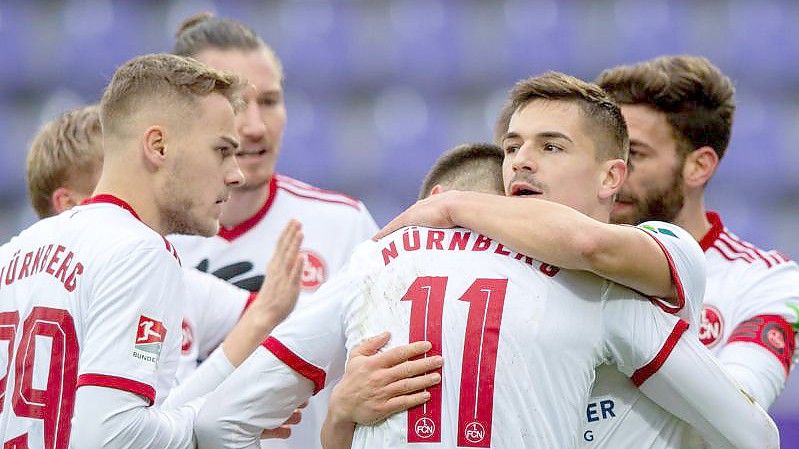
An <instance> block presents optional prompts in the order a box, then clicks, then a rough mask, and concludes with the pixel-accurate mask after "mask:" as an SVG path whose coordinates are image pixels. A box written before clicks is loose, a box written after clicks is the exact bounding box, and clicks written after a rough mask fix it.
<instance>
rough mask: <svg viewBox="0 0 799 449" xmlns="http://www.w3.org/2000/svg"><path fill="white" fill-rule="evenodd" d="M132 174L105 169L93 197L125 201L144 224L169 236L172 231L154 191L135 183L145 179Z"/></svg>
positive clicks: (142, 184) (147, 186)
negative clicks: (101, 196)
mask: <svg viewBox="0 0 799 449" xmlns="http://www.w3.org/2000/svg"><path fill="white" fill-rule="evenodd" d="M131 172H132V171H131ZM131 172H128V173H115V170H114V169H113V168H110V167H105V168H104V169H103V175H102V176H101V177H100V181H99V182H98V183H97V187H95V189H94V193H93V194H92V195H93V196H96V195H103V194H105V195H113V196H115V197H117V198H119V199H121V200H123V201H125V202H126V203H128V204H129V205H130V207H132V208H133V210H134V211H136V214H137V215H138V216H139V219H140V220H141V221H142V222H143V223H144V224H146V225H147V226H149V227H150V228H152V229H153V230H154V231H155V232H157V233H159V234H161V235H166V234H168V233H169V232H170V230H169V229H167V228H166V226H165V223H164V221H163V219H162V217H161V214H160V213H159V212H158V204H157V203H156V198H155V195H154V194H153V191H152V190H149V189H150V186H149V185H145V184H144V183H141V182H140V181H138V182H137V181H135V180H136V179H139V180H141V179H142V178H143V177H140V176H136V175H134V174H132V173H131ZM151 181H152V180H151Z"/></svg>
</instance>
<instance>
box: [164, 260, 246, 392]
mask: <svg viewBox="0 0 799 449" xmlns="http://www.w3.org/2000/svg"><path fill="white" fill-rule="evenodd" d="M183 275H184V279H185V282H186V307H185V309H184V311H183V312H184V315H183V321H182V323H181V331H182V333H183V339H182V342H181V345H180V359H179V361H178V368H177V374H176V376H177V381H178V382H182V381H184V380H186V378H187V377H188V376H189V375H190V374H191V373H193V372H194V371H195V370H196V369H197V365H198V363H200V362H202V361H203V360H205V359H206V358H208V356H209V355H211V352H213V351H214V349H216V348H217V347H218V346H219V345H220V344H221V343H222V341H223V340H224V339H225V337H226V336H227V334H228V333H229V332H230V330H231V329H233V326H235V324H236V322H238V320H239V318H240V317H241V314H242V313H243V312H244V309H245V307H246V306H247V304H249V302H250V301H252V300H253V299H254V298H255V293H250V292H248V291H247V290H244V289H241V288H238V287H235V286H233V285H231V284H229V283H227V282H225V281H223V280H221V279H219V278H217V277H216V276H213V275H211V274H208V273H203V272H201V271H199V270H195V269H194V268H191V267H183Z"/></svg>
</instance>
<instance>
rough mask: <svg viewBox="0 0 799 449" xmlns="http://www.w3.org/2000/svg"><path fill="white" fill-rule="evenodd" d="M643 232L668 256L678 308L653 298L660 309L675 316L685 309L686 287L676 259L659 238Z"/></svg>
mask: <svg viewBox="0 0 799 449" xmlns="http://www.w3.org/2000/svg"><path fill="white" fill-rule="evenodd" d="M636 229H641V228H636ZM641 231H642V232H644V233H645V234H646V235H648V236H649V237H651V238H652V240H654V241H655V243H657V244H658V246H659V247H660V250H661V251H663V255H665V256H666V261H667V262H668V263H669V273H671V281H672V283H674V287H675V288H676V289H677V305H676V306H673V305H671V304H669V303H667V302H664V300H663V299H661V298H652V299H654V300H655V301H653V302H654V303H655V304H657V305H658V307H660V308H661V309H663V311H664V312H666V313H671V314H675V313H677V312H679V311H680V310H682V308H683V307H685V287H683V285H682V280H681V279H680V273H679V272H678V271H677V266H676V265H675V264H674V259H673V258H672V257H671V253H669V250H668V249H666V247H665V246H664V245H663V242H661V241H660V240H659V239H658V238H657V237H655V236H654V235H652V234H650V233H649V232H647V231H645V230H643V229H641Z"/></svg>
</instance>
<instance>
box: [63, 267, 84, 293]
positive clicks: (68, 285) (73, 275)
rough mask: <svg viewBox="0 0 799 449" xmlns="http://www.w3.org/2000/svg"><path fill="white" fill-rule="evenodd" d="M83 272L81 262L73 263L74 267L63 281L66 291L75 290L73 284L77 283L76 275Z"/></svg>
mask: <svg viewBox="0 0 799 449" xmlns="http://www.w3.org/2000/svg"><path fill="white" fill-rule="evenodd" d="M81 274H83V264H82V263H80V262H78V263H77V264H76V265H75V268H73V269H72V273H71V274H70V275H69V277H68V278H67V280H66V281H65V282H64V288H65V289H67V291H68V292H70V293H71V292H72V291H74V290H75V286H76V285H77V283H78V281H77V277H78V276H80V275H81Z"/></svg>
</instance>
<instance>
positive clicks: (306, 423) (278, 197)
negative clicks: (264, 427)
mask: <svg viewBox="0 0 799 449" xmlns="http://www.w3.org/2000/svg"><path fill="white" fill-rule="evenodd" d="M270 188H271V189H272V191H273V192H274V196H273V198H272V200H270V201H271V202H268V203H267V206H266V210H265V215H264V216H263V217H262V218H261V219H260V220H258V221H257V222H256V223H254V224H253V226H252V227H248V228H247V229H246V231H243V232H241V233H238V232H234V234H235V237H232V238H231V240H227V239H226V238H223V237H222V235H226V236H228V237H229V234H225V232H221V233H220V235H219V236H215V237H211V238H200V237H191V236H170V237H169V239H170V241H172V242H173V243H174V244H175V246H176V247H177V248H178V252H179V254H180V257H181V260H182V261H183V263H184V265H186V266H190V267H197V266H200V267H202V268H203V269H204V271H207V272H209V273H215V272H216V274H217V275H218V276H220V277H223V278H225V279H226V280H227V281H229V282H231V283H233V284H234V285H237V286H239V287H242V288H246V289H249V290H251V291H254V290H257V288H258V287H260V284H261V282H262V280H263V276H264V270H265V268H266V264H267V261H268V260H269V257H270V256H271V255H272V253H273V251H274V249H275V245H276V242H277V237H278V236H279V235H280V232H281V231H282V230H283V228H284V227H285V225H286V224H287V223H288V221H289V220H290V219H292V218H293V219H297V220H299V221H300V223H302V233H303V235H304V239H303V244H302V248H301V251H302V253H303V256H304V257H305V260H306V264H305V270H304V271H303V278H302V282H303V288H302V290H301V291H300V298H299V300H298V302H297V306H296V307H295V310H302V309H303V308H304V307H306V306H307V304H308V301H309V298H310V297H311V295H312V293H313V292H314V291H316V290H317V289H318V288H319V285H321V284H322V283H323V282H324V281H326V280H327V279H328V278H329V277H330V276H331V275H332V274H333V273H335V272H337V271H338V270H340V269H341V267H342V266H343V265H344V264H345V263H346V261H347V260H348V258H349V256H350V254H351V253H352V250H353V249H354V248H355V246H356V245H357V244H359V243H361V242H362V241H364V240H367V239H369V238H371V237H372V236H373V235H374V234H375V233H376V232H377V225H376V224H375V222H374V220H373V219H372V217H371V215H370V214H369V212H368V210H367V209H366V207H365V206H364V205H363V203H361V202H360V201H356V200H353V199H351V198H348V197H346V196H344V195H341V194H338V193H335V192H329V191H325V190H321V189H318V188H316V187H313V186H310V185H308V184H305V183H302V182H300V181H297V180H294V179H292V178H289V177H287V176H282V175H279V174H278V175H275V176H274V182H273V183H272V184H271V185H270ZM261 212H264V211H263V210H262V211H261ZM251 224H252V223H251ZM232 231H235V229H234V230H232ZM218 306H223V307H224V306H225V304H224V303H220V304H219V305H218ZM218 306H217V307H218ZM199 327H200V326H198V332H200V330H199ZM328 398H329V390H326V391H323V392H321V393H320V394H318V395H316V396H315V397H314V398H313V399H312V400H311V401H310V404H309V405H308V407H306V408H305V410H303V418H302V422H301V423H300V424H299V425H297V426H293V427H292V436H291V438H289V439H288V440H280V441H278V440H265V441H264V445H263V447H264V448H266V449H312V448H321V445H320V443H319V432H320V430H321V427H322V423H323V422H324V418H325V415H326V414H327V402H328Z"/></svg>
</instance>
